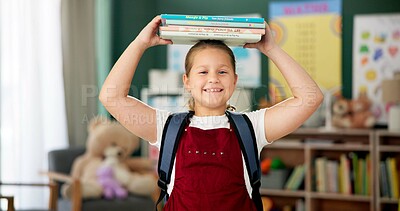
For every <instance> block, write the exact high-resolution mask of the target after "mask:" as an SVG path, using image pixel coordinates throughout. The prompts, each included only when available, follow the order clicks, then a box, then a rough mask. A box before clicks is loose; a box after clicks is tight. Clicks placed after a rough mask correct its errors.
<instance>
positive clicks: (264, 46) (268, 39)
mask: <svg viewBox="0 0 400 211" xmlns="http://www.w3.org/2000/svg"><path fill="white" fill-rule="evenodd" d="M264 23H265V34H264V35H263V36H262V37H261V40H260V41H258V42H257V43H246V44H245V45H244V46H243V48H256V49H258V50H259V51H261V52H262V53H264V54H265V55H266V54H267V53H268V51H270V50H271V49H273V48H275V47H276V46H277V44H276V43H275V39H274V36H273V35H272V31H271V29H270V28H269V25H268V24H267V22H264Z"/></svg>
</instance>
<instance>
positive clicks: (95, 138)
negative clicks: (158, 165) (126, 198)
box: [62, 117, 157, 199]
mask: <svg viewBox="0 0 400 211" xmlns="http://www.w3.org/2000/svg"><path fill="white" fill-rule="evenodd" d="M88 131H89V137H88V139H87V143H86V152H85V153H84V154H83V155H82V156H80V157H78V158H76V160H75V161H74V163H73V166H72V173H71V174H72V177H74V178H79V180H80V182H81V188H82V198H84V199H85V198H100V197H101V196H102V194H103V189H102V186H101V185H100V183H99V181H98V178H97V176H96V172H97V170H98V169H99V168H100V167H101V165H102V163H103V158H104V157H103V154H104V150H105V149H106V148H108V147H110V146H112V145H114V146H118V147H119V148H120V149H121V153H120V155H119V159H120V162H119V166H118V169H119V170H117V171H115V175H114V176H115V177H116V179H117V180H118V181H119V183H120V184H122V185H123V187H124V188H126V189H127V190H128V191H129V192H130V193H134V194H138V195H146V196H151V195H152V194H154V193H155V191H156V187H157V179H156V177H155V176H154V173H151V171H153V170H154V167H153V165H152V163H151V161H149V160H147V159H141V158H131V157H130V155H131V154H132V153H133V151H134V150H136V149H137V148H138V147H139V144H140V140H139V138H138V137H137V136H135V135H133V134H132V133H131V132H129V131H128V130H127V129H125V128H124V127H123V126H122V125H120V124H119V123H117V122H112V121H109V120H108V119H106V118H105V117H96V118H94V119H92V120H91V121H90V123H89V126H88ZM143 172H146V173H143ZM70 187H71V186H70V185H69V184H65V185H64V186H63V188H62V189H63V191H62V192H63V195H64V197H66V198H70Z"/></svg>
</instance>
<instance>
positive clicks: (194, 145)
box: [100, 16, 323, 211]
mask: <svg viewBox="0 0 400 211" xmlns="http://www.w3.org/2000/svg"><path fill="white" fill-rule="evenodd" d="M160 23H161V18H160V17H159V16H157V17H155V18H154V19H153V20H152V21H151V22H150V23H149V24H148V25H147V26H146V27H145V28H144V29H143V30H142V31H141V32H140V33H139V35H138V36H137V37H136V39H135V40H134V41H133V42H132V43H131V44H130V45H129V46H128V48H127V49H126V50H125V52H124V53H123V54H122V55H121V57H120V58H119V59H118V61H117V62H116V64H115V65H114V67H113V69H112V70H111V72H110V74H109V75H108V77H107V79H106V81H105V83H104V85H103V88H102V90H101V93H100V100H101V102H102V103H103V105H104V106H105V107H106V108H107V110H108V111H109V112H110V113H111V114H112V115H113V116H114V117H115V118H116V119H117V120H118V121H120V122H121V123H122V124H123V125H124V126H125V127H126V128H128V129H129V130H130V131H131V132H132V133H134V134H136V135H138V136H140V137H141V138H143V139H144V140H147V141H149V142H150V144H152V145H155V146H157V147H160V142H161V136H162V133H163V128H164V124H165V121H166V119H167V118H168V116H169V115H170V112H168V111H162V110H158V109H154V108H152V107H150V106H148V105H146V104H144V103H143V102H141V101H139V100H138V99H136V98H133V97H130V96H128V90H129V87H130V85H131V81H132V77H133V75H134V73H135V70H136V67H137V65H138V63H139V60H140V58H141V56H142V54H143V53H144V51H145V50H146V49H147V48H150V47H152V46H156V45H166V44H172V42H171V41H170V40H164V39H161V38H160V37H158V36H157V30H158V27H159V25H160ZM244 47H245V48H256V49H258V50H259V51H260V52H261V53H263V54H264V55H266V56H267V57H268V58H270V60H271V61H272V62H274V63H275V64H276V66H277V67H278V68H279V70H280V71H281V73H282V75H283V76H284V77H285V79H286V81H287V82H288V84H289V86H290V88H291V91H292V94H293V97H292V98H290V99H287V100H285V101H283V102H281V103H279V104H277V105H275V106H273V107H271V108H267V109H260V110H257V111H254V112H248V113H245V114H246V115H247V116H248V117H249V119H250V121H251V123H252V125H253V128H254V132H255V135H256V140H257V147H258V151H259V152H260V151H261V149H262V148H263V147H264V146H265V145H267V144H269V143H272V142H273V141H275V140H277V139H279V138H281V137H283V136H285V135H287V134H289V133H290V132H292V131H294V130H295V129H297V128H298V127H299V126H300V125H301V124H302V123H303V122H304V121H305V120H306V119H307V118H308V117H309V116H310V115H311V114H312V113H313V112H314V111H315V110H316V109H317V107H318V106H319V105H320V103H321V102H322V100H323V95H322V93H321V91H320V89H319V88H318V86H317V84H316V83H315V82H314V81H313V80H312V79H311V78H310V76H309V75H308V74H307V73H306V71H304V69H303V68H302V67H301V66H300V65H299V64H298V63H296V61H294V60H293V59H292V58H291V57H290V56H289V55H287V54H286V53H285V52H284V51H283V50H282V49H281V48H280V47H279V46H278V45H276V44H275V42H274V39H273V37H272V34H271V32H270V28H269V26H268V25H267V26H266V33H265V35H264V36H263V37H262V39H261V40H260V41H259V42H258V43H253V44H246V45H245V46H244ZM185 69H186V72H185V74H184V75H183V84H184V87H185V89H186V90H187V91H188V92H190V93H191V96H192V100H191V103H190V107H191V108H190V109H191V110H193V111H194V115H193V117H192V118H191V119H190V123H189V125H188V126H187V127H186V129H185V132H184V133H183V135H182V137H181V141H180V145H179V147H178V150H177V154H176V161H175V166H174V168H173V170H172V176H171V183H170V184H169V186H168V194H169V195H170V197H169V199H168V201H167V203H166V205H165V207H164V209H165V210H190V211H192V210H256V207H255V204H254V202H253V201H252V200H251V198H250V196H251V185H250V184H249V178H248V175H247V171H246V168H245V164H244V161H243V157H242V154H241V150H240V146H239V144H238V141H237V137H236V135H235V133H234V132H233V131H232V130H231V129H230V123H229V121H228V118H227V117H226V115H225V110H226V109H227V102H228V100H229V98H230V97H231V96H232V93H233V91H234V90H235V87H236V83H237V80H238V76H237V75H236V72H235V58H234V55H233V53H232V51H231V50H230V48H228V47H227V46H226V45H225V44H224V43H222V42H220V41H200V42H198V43H197V44H196V45H194V46H193V47H192V48H191V49H190V51H189V52H188V54H187V56H186V61H185Z"/></svg>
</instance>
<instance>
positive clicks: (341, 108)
mask: <svg viewBox="0 0 400 211" xmlns="http://www.w3.org/2000/svg"><path fill="white" fill-rule="evenodd" d="M350 111H351V108H350V102H349V101H348V100H346V99H345V98H343V97H339V98H338V99H337V100H336V101H335V102H334V103H333V105H332V125H333V126H335V127H340V128H349V127H350V125H351V116H350Z"/></svg>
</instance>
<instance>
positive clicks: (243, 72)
mask: <svg viewBox="0 0 400 211" xmlns="http://www.w3.org/2000/svg"><path fill="white" fill-rule="evenodd" d="M232 16H246V17H260V15H257V14H247V15H232ZM190 47H192V46H191V45H168V47H167V65H168V69H169V70H172V71H179V72H181V73H184V72H185V57H186V54H187V52H188V51H189V49H190ZM230 48H231V49H232V51H233V53H234V54H235V58H236V73H237V74H238V76H239V81H238V87H243V88H257V87H259V86H260V85H261V55H260V53H259V51H258V50H255V49H245V48H243V47H241V46H231V47H230Z"/></svg>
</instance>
